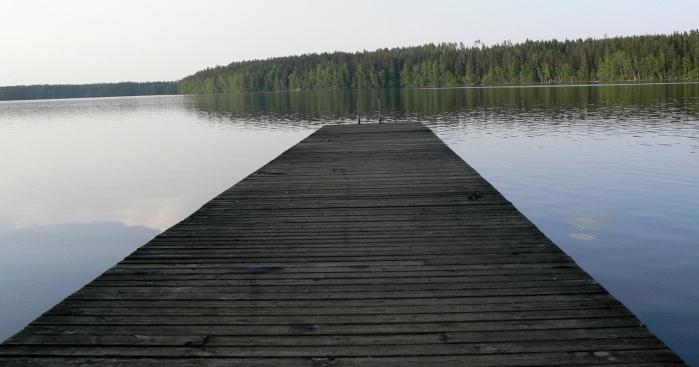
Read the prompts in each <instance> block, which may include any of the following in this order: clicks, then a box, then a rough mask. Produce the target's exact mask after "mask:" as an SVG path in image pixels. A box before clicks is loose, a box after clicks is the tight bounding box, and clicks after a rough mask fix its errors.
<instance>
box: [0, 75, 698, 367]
mask: <svg viewBox="0 0 699 367" xmlns="http://www.w3.org/2000/svg"><path fill="white" fill-rule="evenodd" d="M379 99H381V101H382V105H383V116H384V119H385V121H386V122H387V123H392V122H396V121H420V122H423V123H425V124H426V125H428V126H429V127H430V128H432V129H433V130H434V131H435V132H436V133H437V135H439V136H440V137H441V138H442V139H443V140H444V141H445V142H446V143H447V144H448V145H449V146H450V147H451V148H452V149H453V150H454V151H456V152H457V153H458V154H459V155H460V156H461V157H462V158H463V159H464V160H466V161H467V162H468V163H469V164H470V165H471V166H473V167H474V168H475V169H476V170H478V171H479V172H480V173H481V174H482V175H483V176H484V177H485V178H486V179H487V180H488V181H490V182H491V183H492V184H493V185H494V186H495V187H496V188H497V189H498V190H500V192H502V194H503V195H504V196H505V197H506V198H507V199H509V200H510V201H512V203H513V204H514V205H515V206H516V207H517V208H518V209H520V210H521V211H522V212H523V213H524V214H525V215H526V216H527V217H528V218H529V219H531V220H532V221H533V222H534V223H535V224H536V225H537V226H538V227H539V228H540V229H541V230H542V231H543V232H544V233H546V234H547V235H548V236H549V237H550V238H551V239H552V240H553V241H554V242H556V243H557V244H558V245H559V246H560V247H561V248H562V249H563V250H564V251H565V252H566V253H568V254H569V255H571V256H572V257H573V258H574V259H575V261H576V262H577V263H578V264H579V265H580V266H581V267H582V268H584V269H585V270H586V271H588V272H589V273H590V274H591V275H592V276H593V277H594V278H595V279H596V280H597V281H599V282H600V283H601V284H602V285H603V286H604V287H605V288H607V289H608V290H609V291H610V292H611V293H612V294H614V295H615V296H616V297H617V298H619V299H620V300H621V301H622V302H623V303H624V304H626V306H628V307H629V308H630V309H631V310H632V311H633V312H634V313H636V314H637V315H638V317H639V318H640V319H641V320H642V321H643V322H644V323H645V324H646V325H648V327H649V328H650V329H651V330H652V331H653V332H655V333H656V334H657V335H658V336H659V337H660V338H662V339H663V341H665V342H666V343H667V344H668V345H669V346H670V347H671V348H673V349H674V350H676V351H677V352H678V353H679V354H680V355H681V356H682V357H683V358H685V359H686V361H687V362H689V363H690V364H696V365H699V350H697V349H696V346H697V345H699V332H698V331H697V330H699V286H698V285H697V283H698V282H699V84H651V85H616V86H566V87H519V88H463V89H394V90H384V91H374V90H371V91H335V92H332V91H319V92H292V93H257V94H233V95H207V96H150V97H124V98H95V99H70V100H43V101H17V102H0V162H1V163H2V170H1V171H0V187H1V188H2V190H0V295H1V296H0V339H5V338H7V337H9V336H11V335H12V334H14V333H15V332H17V331H18V330H20V329H21V328H22V327H23V326H24V325H26V324H27V323H28V322H29V321H31V320H33V319H34V318H36V317H37V316H39V315H40V314H41V313H42V312H44V311H46V310H48V309H49V308H50V307H51V306H53V305H54V304H56V303H57V302H59V301H60V300H61V299H63V298H64V297H66V296H67V295H69V294H70V293H72V292H73V291H75V290H77V289H79V288H80V287H82V286H83V285H84V284H85V283H87V282H88V281H90V280H91V279H93V278H94V277H96V276H97V275H99V274H100V273H101V272H103V271H104V270H106V269H107V268H109V267H110V266H112V265H113V264H114V263H115V262H117V261H119V260H120V259H122V258H123V257H124V256H126V255H128V254H129V253H130V252H132V251H133V250H134V249H135V248H137V247H139V246H140V245H142V244H144V243H145V242H146V241H148V240H149V239H150V238H152V237H153V236H155V235H156V234H157V233H159V232H161V231H162V230H164V229H166V228H168V227H170V226H172V225H173V224H175V223H177V222H178V221H179V220H181V219H183V218H184V217H186V216H187V215H189V214H190V213H191V212H193V211H194V210H195V209H197V208H198V207H199V206H201V205H202V204H204V203H205V202H206V201H208V200H210V199H211V198H213V197H214V196H215V195H216V194H218V193H220V192H221V191H223V190H225V189H226V188H228V187H230V186H232V185H233V184H234V183H236V182H237V181H239V180H241V179H242V178H244V177H245V176H247V175H248V174H250V173H252V172H253V171H254V170H256V169H257V168H259V167H260V166H261V165H263V164H264V163H266V162H268V161H269V160H271V159H272V158H274V157H275V156H277V155H279V154H280V153H281V152H283V151H284V150H285V149H287V148H289V147H291V146H292V145H294V144H295V143H297V142H298V141H300V140H301V139H303V138H304V137H306V136H307V135H309V134H310V133H311V132H313V131H314V130H315V129H317V128H318V127H320V126H322V125H324V124H335V123H356V117H355V110H356V106H357V100H359V108H360V110H361V114H362V118H363V120H364V121H366V122H375V121H376V119H377V113H376V110H377V103H378V100H379Z"/></svg>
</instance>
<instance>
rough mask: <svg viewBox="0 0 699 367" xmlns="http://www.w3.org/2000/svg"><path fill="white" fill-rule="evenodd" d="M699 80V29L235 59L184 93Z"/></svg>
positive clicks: (183, 87) (183, 85)
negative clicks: (645, 34)
mask: <svg viewBox="0 0 699 367" xmlns="http://www.w3.org/2000/svg"><path fill="white" fill-rule="evenodd" d="M690 80H699V31H698V30H693V31H690V32H683V33H674V34H671V35H647V36H633V37H616V38H605V39H578V40H566V41H557V40H552V41H526V42H523V43H519V44H512V43H510V42H504V43H502V44H497V45H492V46H483V45H481V44H478V43H477V44H475V45H473V46H471V47H466V46H464V45H463V44H461V43H459V44H457V43H442V44H438V45H435V44H429V45H424V46H418V47H404V48H392V49H380V50H376V51H371V52H368V51H363V52H356V53H347V52H334V53H322V54H307V55H300V56H289V57H277V58H271V59H267V60H254V61H242V62H234V63H231V64H229V65H227V66H218V67H215V68H209V69H206V70H202V71H199V72H197V73H195V74H193V75H191V76H188V77H186V78H184V79H182V80H181V81H180V83H179V88H178V91H179V92H180V93H226V92H237V91H255V92H270V91H287V90H311V89H346V88H393V87H461V86H474V85H475V86H477V85H522V84H570V83H597V82H604V83H609V82H650V81H690Z"/></svg>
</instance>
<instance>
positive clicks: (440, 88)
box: [0, 80, 699, 103]
mask: <svg viewBox="0 0 699 367" xmlns="http://www.w3.org/2000/svg"><path fill="white" fill-rule="evenodd" d="M691 84H699V80H692V81H685V82H671V81H669V82H637V83H634V82H626V83H575V84H521V85H516V84H515V85H473V86H455V87H396V88H362V89H360V90H382V89H415V90H449V89H525V88H570V87H624V86H647V85H691ZM2 88H12V87H0V89H2ZM348 90H357V88H344V89H330V88H326V89H305V90H285V91H271V92H228V93H161V94H130V95H114V96H86V97H58V98H29V99H0V103H3V102H29V101H59V100H71V99H104V98H130V97H164V96H194V95H214V94H232V93H249V94H277V93H279V94H282V93H296V92H322V91H325V92H337V91H348Z"/></svg>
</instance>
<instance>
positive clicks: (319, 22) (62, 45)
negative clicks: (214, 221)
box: [0, 0, 699, 85]
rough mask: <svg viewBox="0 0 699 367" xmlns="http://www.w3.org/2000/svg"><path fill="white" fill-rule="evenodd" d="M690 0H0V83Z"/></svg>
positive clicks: (605, 21)
mask: <svg viewBox="0 0 699 367" xmlns="http://www.w3.org/2000/svg"><path fill="white" fill-rule="evenodd" d="M698 14H699V1H697V0H693V1H691V0H688V1H683V0H677V1H642V0H636V1H626V0H624V1H614V0H604V1H593V0H588V1H577V2H573V1H563V0H557V1H554V0H527V1H499V0H490V1H440V0H430V1H407V0H402V1H392V0H391V1H380V0H374V1H363V0H352V1H330V0H326V1H310V0H309V1H298V0H297V1H264V0H255V1H223V0H221V1H213V0H206V1H205V0H197V1H172V0H171V1H161V0H149V1H147V0H140V1H132V0H120V1H95V0H92V1H83V0H62V1H55V0H46V1H40V0H2V1H0V85H16V84H36V83H90V82H103V81H104V82H113V81H124V80H134V81H147V80H174V79H179V78H181V77H183V76H186V75H188V74H191V73H192V72H195V71H197V70H199V69H202V68H204V67H207V66H214V65H223V64H227V63H229V62H231V61H234V60H246V59H253V58H267V57H271V56H284V55H293V54H301V53H307V52H324V51H335V50H342V51H356V50H362V49H367V50H372V49H376V48H382V47H394V46H408V45H419V44H424V43H429V42H442V41H449V42H459V41H461V42H464V43H465V44H467V45H471V44H473V42H474V41H475V40H478V39H480V40H482V41H483V42H485V43H488V44H492V43H499V42H502V41H504V40H511V41H513V42H518V41H522V40H525V39H526V38H531V39H551V38H558V39H565V38H580V37H583V38H584V37H603V36H604V35H605V34H607V35H609V36H615V35H632V34H647V33H670V32H673V31H676V30H677V31H685V30H690V29H696V28H699V15H698Z"/></svg>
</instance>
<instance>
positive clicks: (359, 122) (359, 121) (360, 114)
mask: <svg viewBox="0 0 699 367" xmlns="http://www.w3.org/2000/svg"><path fill="white" fill-rule="evenodd" d="M361 123H362V113H361V111H360V110H359V96H357V124H361Z"/></svg>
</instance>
